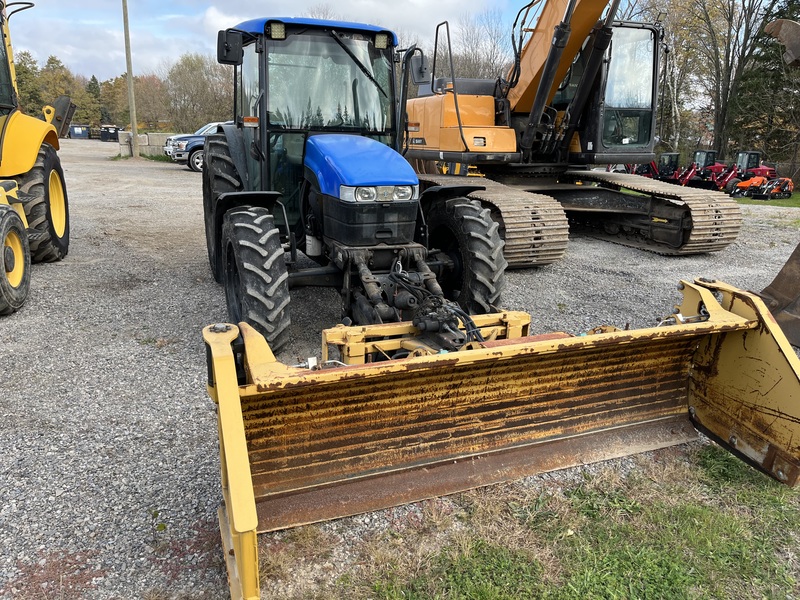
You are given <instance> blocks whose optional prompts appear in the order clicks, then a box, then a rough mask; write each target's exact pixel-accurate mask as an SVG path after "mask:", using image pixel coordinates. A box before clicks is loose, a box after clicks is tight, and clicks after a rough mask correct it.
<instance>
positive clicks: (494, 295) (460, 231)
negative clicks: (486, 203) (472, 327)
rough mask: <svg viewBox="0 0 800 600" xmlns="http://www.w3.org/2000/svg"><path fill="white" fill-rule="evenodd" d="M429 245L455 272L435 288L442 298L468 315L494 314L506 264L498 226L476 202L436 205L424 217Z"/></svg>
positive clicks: (503, 283)
mask: <svg viewBox="0 0 800 600" xmlns="http://www.w3.org/2000/svg"><path fill="white" fill-rule="evenodd" d="M426 221H427V223H428V232H429V238H428V239H429V245H430V247H431V248H432V249H437V250H439V251H441V252H444V253H445V254H446V255H447V256H448V257H449V258H450V259H451V260H452V261H453V263H454V266H455V268H454V269H453V270H452V271H450V272H449V273H446V274H444V275H443V276H442V277H441V279H440V281H439V284H440V285H441V286H442V289H443V290H444V293H445V297H446V298H447V299H449V300H454V301H456V302H458V304H460V305H461V307H462V308H463V309H464V310H466V311H467V312H469V313H470V314H483V313H489V312H492V311H494V310H496V306H497V305H498V304H499V302H500V293H501V292H502V290H503V287H504V286H505V269H506V265H507V263H506V260H505V258H504V257H503V241H502V239H501V238H500V233H499V225H498V224H497V223H496V222H495V221H493V220H492V218H491V216H490V212H489V209H487V208H483V207H481V205H480V203H479V202H477V201H476V200H470V199H468V198H454V199H451V200H447V201H446V202H436V203H434V204H433V205H432V206H431V208H430V209H429V210H428V213H427V215H426Z"/></svg>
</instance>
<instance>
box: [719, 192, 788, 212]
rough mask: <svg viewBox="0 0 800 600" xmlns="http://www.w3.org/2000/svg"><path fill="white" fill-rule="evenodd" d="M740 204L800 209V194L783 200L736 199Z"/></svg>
mask: <svg viewBox="0 0 800 600" xmlns="http://www.w3.org/2000/svg"><path fill="white" fill-rule="evenodd" d="M735 200H736V202H738V203H739V204H754V205H756V206H763V205H767V206H781V207H783V208H800V193H798V194H792V196H791V197H790V198H785V199H783V200H753V199H752V198H735Z"/></svg>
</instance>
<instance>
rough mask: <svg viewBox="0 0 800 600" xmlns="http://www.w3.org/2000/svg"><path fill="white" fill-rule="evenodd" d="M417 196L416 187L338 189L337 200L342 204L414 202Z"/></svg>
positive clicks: (393, 186) (345, 186) (346, 187)
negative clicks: (394, 201)
mask: <svg viewBox="0 0 800 600" xmlns="http://www.w3.org/2000/svg"><path fill="white" fill-rule="evenodd" d="M418 195H419V186H418V185H380V186H377V187H375V186H363V187H351V186H348V185H343V186H340V187H339V199H340V200H343V201H344V202H391V201H393V200H397V201H399V202H403V201H408V200H416V199H417V197H418Z"/></svg>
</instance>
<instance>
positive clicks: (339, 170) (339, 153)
mask: <svg viewBox="0 0 800 600" xmlns="http://www.w3.org/2000/svg"><path fill="white" fill-rule="evenodd" d="M305 166H306V169H308V170H310V171H311V172H312V173H314V175H315V176H316V178H317V182H318V184H319V189H320V191H321V192H322V193H323V194H327V195H329V196H334V197H336V198H338V197H339V186H342V185H347V186H352V187H358V186H379V185H417V184H418V183H419V179H418V178H417V175H416V173H414V169H413V168H411V165H409V164H408V162H407V161H406V159H405V158H403V157H402V156H401V155H400V154H398V153H397V152H395V151H394V150H392V149H391V148H389V147H388V146H386V145H384V144H381V143H380V142H378V141H376V140H373V139H372V138H367V137H361V136H356V135H344V134H341V135H340V134H332V135H315V136H312V137H310V138H308V141H307V142H306V157H305Z"/></svg>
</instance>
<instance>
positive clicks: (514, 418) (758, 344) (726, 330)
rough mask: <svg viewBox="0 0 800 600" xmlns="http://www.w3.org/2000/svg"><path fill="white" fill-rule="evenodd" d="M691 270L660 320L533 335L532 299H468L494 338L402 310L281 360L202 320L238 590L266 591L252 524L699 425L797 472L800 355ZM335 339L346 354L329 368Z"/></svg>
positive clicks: (788, 478)
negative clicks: (310, 363)
mask: <svg viewBox="0 0 800 600" xmlns="http://www.w3.org/2000/svg"><path fill="white" fill-rule="evenodd" d="M680 287H681V289H682V292H683V301H682V303H681V305H680V306H677V307H676V310H675V313H674V314H673V315H671V316H670V317H669V318H667V319H665V320H664V321H663V322H662V324H661V325H659V326H657V327H652V328H646V329H639V330H632V331H620V330H616V329H614V328H608V327H604V328H598V329H596V330H593V331H592V332H589V333H588V334H586V335H582V336H570V335H567V334H560V333H556V334H548V335H544V336H533V337H531V336H529V335H528V323H529V319H530V318H529V317H528V315H524V314H523V313H512V312H507V313H498V314H494V315H483V316H476V317H473V318H474V320H475V323H476V325H477V326H478V328H480V330H481V332H482V333H483V338H484V339H486V340H489V341H483V342H471V343H470V344H469V345H468V346H469V347H468V348H466V349H463V350H461V351H457V352H449V353H439V352H437V351H433V350H429V349H426V345H425V341H424V336H422V335H421V334H420V332H418V331H416V330H415V329H414V328H413V326H411V325H410V324H408V323H394V324H390V325H373V326H367V327H344V326H339V327H337V328H334V329H329V330H326V331H325V332H324V333H323V343H324V348H325V350H324V351H323V361H322V368H319V369H307V368H297V367H289V366H285V365H283V364H281V363H279V362H277V361H276V360H275V358H274V357H273V355H272V352H271V351H270V349H269V347H268V346H267V344H266V342H265V341H264V339H263V338H262V337H261V336H260V335H259V334H258V333H256V332H255V331H254V330H253V329H251V328H250V327H248V326H247V325H246V324H241V325H240V326H239V327H236V326H233V325H214V326H210V327H207V328H206V329H205V330H204V332H203V336H204V339H205V342H206V345H207V348H208V357H209V361H208V362H209V387H208V389H209V393H210V395H211V397H212V399H213V400H214V401H215V402H216V403H217V405H218V416H219V436H220V457H221V465H222V486H223V497H224V503H223V505H222V506H221V508H220V523H221V529H222V535H223V541H224V544H225V549H226V557H227V559H228V572H229V577H230V580H231V586H232V591H233V590H245V591H243V592H236V591H234V597H257V592H258V561H257V556H258V554H257V544H256V541H255V540H256V532H261V531H270V530H276V529H281V528H286V527H291V526H295V525H300V524H305V523H311V522H316V521H322V520H326V519H333V518H337V517H342V516H346V515H352V514H356V513H361V512H365V511H370V510H375V509H380V508H385V507H389V506H394V505H397V504H402V503H406V502H413V501H419V500H422V499H425V498H430V497H434V496H439V495H444V494H450V493H454V492H457V491H461V490H465V489H469V488H473V487H476V486H482V485H487V484H491V483H495V482H501V481H508V480H512V479H515V478H519V477H522V476H525V475H529V474H534V473H539V472H543V471H549V470H554V469H559V468H563V467H567V466H573V465H579V464H585V463H589V462H593V461H598V460H603V459H607V458H610V457H616V456H623V455H628V454H633V453H638V452H641V451H645V450H651V449H655V448H660V447H664V446H669V445H673V444H679V443H682V442H685V441H687V440H691V439H694V438H695V437H696V435H697V434H696V429H702V430H703V431H704V432H706V433H708V434H709V435H710V436H712V437H713V438H715V439H716V440H719V442H720V443H721V444H723V445H724V446H726V447H728V448H730V449H731V450H732V451H733V452H735V453H736V454H737V455H739V456H740V457H741V458H743V459H745V460H747V461H748V462H750V463H751V464H753V465H754V466H757V467H758V468H760V469H761V470H763V471H765V472H766V473H768V474H770V475H771V476H773V477H775V478H777V479H779V480H780V481H782V482H784V483H786V484H788V485H795V484H796V483H797V480H798V476H800V378H798V373H799V372H800V361H798V358H797V356H796V355H795V353H794V352H793V350H792V348H791V346H790V345H789V343H788V342H787V340H786V338H785V337H784V335H783V333H782V332H781V330H780V328H779V327H778V326H777V324H776V323H775V320H774V319H773V318H772V316H771V315H770V313H769V311H768V310H767V308H766V307H765V305H764V303H763V302H762V300H761V299H760V298H759V297H758V296H756V295H754V294H751V293H748V292H744V291H741V290H738V289H736V288H732V287H730V286H727V285H725V284H723V283H716V282H708V281H703V280H697V281H695V282H693V283H690V282H681V286H680ZM240 334H241V335H240ZM329 346H330V347H335V348H338V350H339V354H340V356H341V359H342V361H343V362H344V363H348V364H343V363H337V366H334V367H331V368H325V367H326V364H325V363H326V358H327V348H328V347H329ZM434 352H435V353H434ZM397 355H402V356H405V358H400V359H395V360H380V359H381V358H385V357H389V356H397ZM370 360H372V362H370ZM247 590H249V592H248V591H247ZM248 594H249V595H248Z"/></svg>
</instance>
